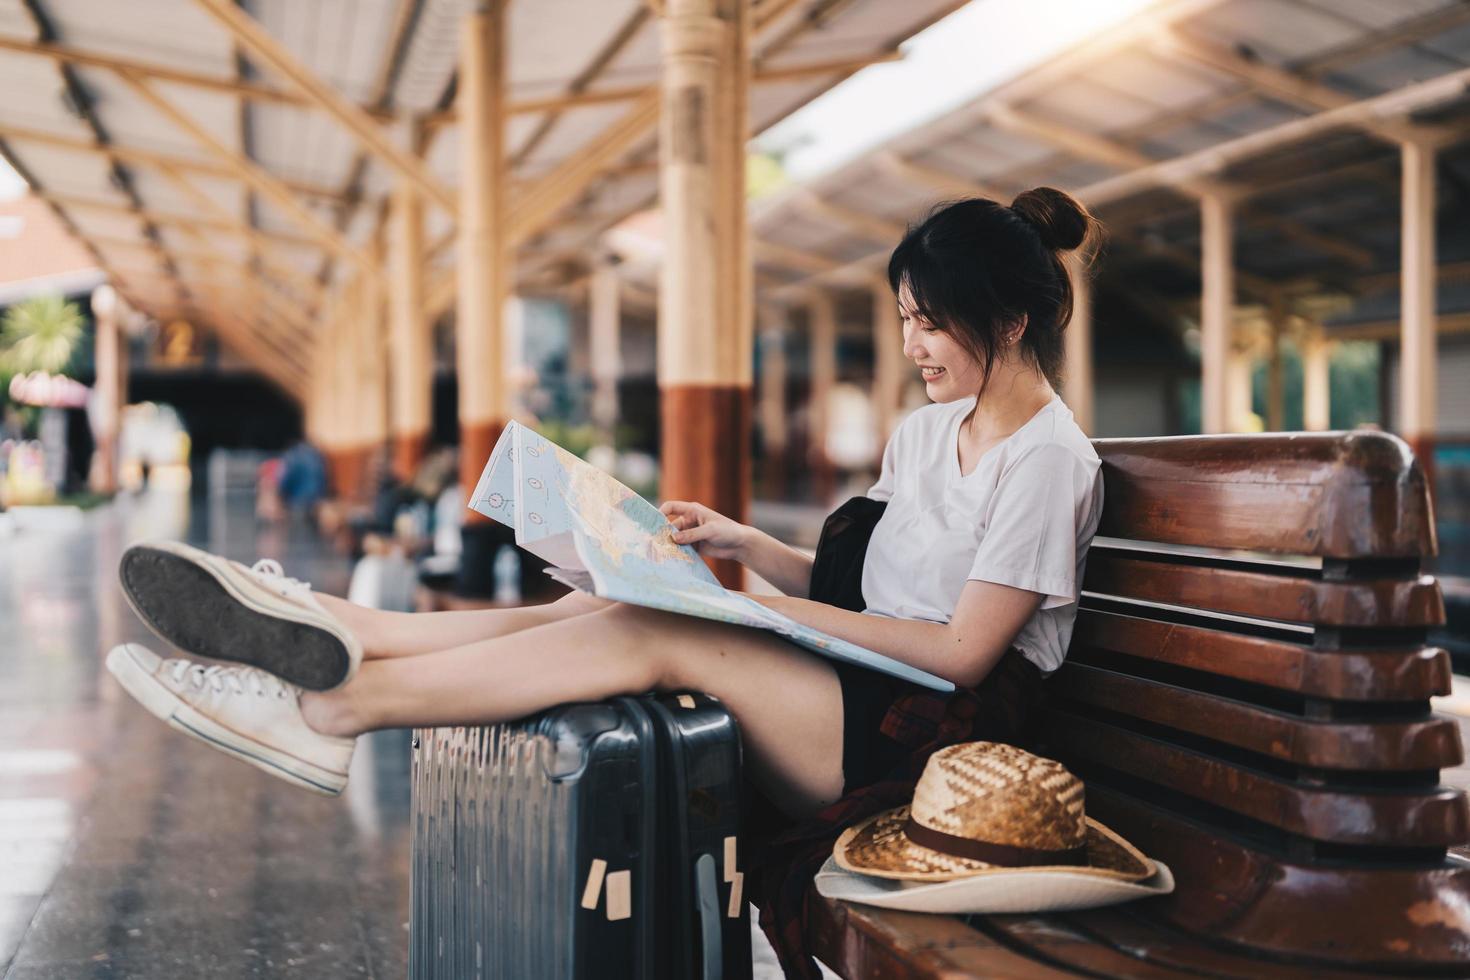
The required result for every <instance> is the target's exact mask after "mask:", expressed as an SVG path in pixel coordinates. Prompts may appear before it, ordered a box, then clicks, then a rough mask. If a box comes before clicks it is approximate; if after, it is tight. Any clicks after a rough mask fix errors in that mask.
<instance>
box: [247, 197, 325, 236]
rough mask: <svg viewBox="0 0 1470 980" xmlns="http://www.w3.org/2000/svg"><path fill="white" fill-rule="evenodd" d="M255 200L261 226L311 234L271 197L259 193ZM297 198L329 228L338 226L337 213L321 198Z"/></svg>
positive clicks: (275, 229)
mask: <svg viewBox="0 0 1470 980" xmlns="http://www.w3.org/2000/svg"><path fill="white" fill-rule="evenodd" d="M255 200H256V214H257V215H258V216H259V219H260V222H259V223H260V227H262V228H269V229H271V230H272V231H283V232H290V233H292V234H298V235H303V234H309V232H307V231H306V230H305V229H303V228H302V227H301V226H300V225H298V224H297V223H296V222H295V221H294V220H292V218H291V217H290V216H289V215H287V214H285V213H284V212H282V211H281V210H280V209H279V208H278V207H277V206H276V204H275V203H274V202H273V201H271V199H270V198H268V197H266V196H265V195H263V194H258V195H256V198H255ZM297 200H298V201H300V202H301V204H302V205H303V206H304V207H305V208H306V210H307V211H309V212H310V213H311V214H313V215H315V216H316V218H317V220H318V221H320V222H321V223H322V224H324V225H326V226H327V227H328V228H333V227H336V218H337V215H336V212H335V210H334V209H333V208H331V207H330V206H328V205H326V204H323V203H322V202H321V201H319V200H310V201H309V200H306V199H304V198H300V197H298V198H297Z"/></svg>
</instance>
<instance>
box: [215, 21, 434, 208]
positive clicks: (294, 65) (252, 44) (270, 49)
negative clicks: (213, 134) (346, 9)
mask: <svg viewBox="0 0 1470 980" xmlns="http://www.w3.org/2000/svg"><path fill="white" fill-rule="evenodd" d="M195 4H196V5H197V6H198V7H200V8H201V9H202V10H204V12H205V13H208V14H209V15H210V16H212V17H213V18H214V19H215V20H217V21H219V22H220V24H222V25H223V26H224V28H225V30H227V31H229V32H230V34H231V36H233V37H234V39H235V40H236V41H238V42H239V43H240V44H241V45H243V46H244V47H245V48H247V49H248V50H249V51H250V53H251V54H253V55H254V56H255V57H256V58H258V59H260V60H261V61H262V62H264V63H265V64H266V65H268V66H270V68H271V69H272V70H273V71H275V72H276V73H277V74H278V75H280V76H281V77H282V78H284V79H285V80H286V81H287V82H289V83H290V84H291V85H292V87H294V88H295V89H297V90H298V91H299V92H300V93H301V94H302V95H304V96H305V97H306V98H307V99H308V100H309V101H310V102H311V104H312V105H314V106H315V107H316V108H318V109H320V110H321V111H322V112H324V113H326V114H327V115H329V116H331V117H332V118H333V119H335V120H336V121H337V122H338V123H339V124H341V125H342V127H343V128H344V129H346V130H347V131H348V132H349V133H351V134H352V135H353V137H354V138H356V139H357V141H358V142H359V143H361V144H362V145H363V146H365V147H366V148H367V149H368V150H370V151H371V152H372V153H373V154H374V155H376V156H377V157H378V158H380V159H381V160H383V162H385V163H386V164H388V166H389V167H390V168H391V169H393V170H394V171H395V172H397V173H398V174H399V175H400V176H402V177H406V178H407V179H409V180H411V181H413V183H414V184H415V185H416V186H417V187H418V188H419V189H420V190H421V191H423V192H424V193H425V194H426V195H427V196H428V197H429V199H430V200H432V201H434V202H435V203H437V204H438V205H439V206H440V207H442V208H444V210H446V211H448V212H449V213H450V214H451V215H453V214H454V213H455V195H454V192H453V191H451V190H449V189H448V188H447V187H444V186H443V185H442V184H440V183H439V182H438V181H437V180H435V179H434V177H433V175H431V174H430V173H429V168H428V167H427V166H426V165H425V164H424V161H422V160H420V159H419V158H418V157H416V156H414V155H413V154H412V153H409V152H408V151H407V150H404V149H403V148H402V147H400V146H398V144H396V143H394V142H393V141H392V140H391V139H389V138H388V136H387V135H386V134H385V133H384V132H383V130H382V129H381V128H379V126H378V124H377V123H376V122H375V121H374V120H373V119H372V117H371V116H369V115H368V114H367V113H366V112H365V111H364V110H363V109H362V108H360V107H359V106H356V105H354V104H353V103H351V102H349V101H348V100H347V99H346V98H344V97H343V96H342V95H341V94H340V93H338V91H337V90H336V89H334V88H332V87H331V86H330V85H328V84H326V83H325V82H323V81H322V80H321V79H319V78H317V77H316V74H315V73H314V72H313V71H311V69H309V68H307V67H306V66H305V65H304V64H302V63H301V62H300V61H298V60H297V58H296V56H295V55H293V54H291V52H290V51H287V50H286V47H285V45H283V44H281V43H280V42H279V41H277V40H276V39H275V38H274V37H272V36H271V34H270V32H269V31H267V30H266V29H265V28H263V27H261V26H260V24H259V22H257V21H256V20H255V19H254V18H252V17H251V16H250V15H249V14H247V13H245V11H243V10H241V9H240V8H239V7H237V6H236V5H235V4H234V3H233V2H230V0H195Z"/></svg>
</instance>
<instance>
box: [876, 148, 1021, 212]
mask: <svg viewBox="0 0 1470 980" xmlns="http://www.w3.org/2000/svg"><path fill="white" fill-rule="evenodd" d="M873 163H874V165H875V166H876V167H877V168H878V169H879V170H881V171H883V172H884V173H886V174H888V175H890V176H892V177H896V178H898V179H899V180H905V181H908V182H909V183H910V184H918V185H920V186H923V187H930V188H932V189H933V190H935V191H936V192H938V193H940V194H953V195H956V196H958V197H984V198H988V199H990V200H992V201H1006V200H1009V199H1010V197H1011V196H1012V195H1010V194H1007V193H1004V192H1002V191H999V190H997V189H996V188H994V187H990V186H988V185H986V184H982V183H980V182H978V181H974V180H971V179H970V178H968V177H962V176H960V175H959V174H952V173H950V172H948V171H946V170H939V169H936V168H934V167H930V166H926V165H925V164H922V163H915V162H914V161H912V160H905V159H904V158H903V157H901V156H899V155H898V154H897V153H893V152H891V151H884V152H881V153H878V154H877V155H875V156H874V157H873Z"/></svg>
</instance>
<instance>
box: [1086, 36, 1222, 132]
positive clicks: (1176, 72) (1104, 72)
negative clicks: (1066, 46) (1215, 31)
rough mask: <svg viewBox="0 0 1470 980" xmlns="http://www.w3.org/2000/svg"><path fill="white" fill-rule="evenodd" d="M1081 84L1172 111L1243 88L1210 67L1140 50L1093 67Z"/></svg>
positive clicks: (1089, 69) (1126, 53) (1127, 51)
mask: <svg viewBox="0 0 1470 980" xmlns="http://www.w3.org/2000/svg"><path fill="white" fill-rule="evenodd" d="M1082 81H1083V82H1084V83H1086V82H1089V81H1090V82H1095V83H1097V84H1100V85H1104V86H1106V87H1108V88H1110V89H1112V90H1114V91H1116V92H1122V93H1126V94H1128V95H1131V96H1133V97H1134V98H1136V99H1139V100H1140V101H1144V102H1150V103H1152V104H1154V105H1158V106H1165V107H1167V108H1170V109H1178V108H1180V107H1182V106H1186V105H1190V104H1192V103H1195V102H1200V101H1203V100H1205V99H1209V98H1214V97H1215V96H1218V95H1223V94H1224V93H1226V92H1229V91H1233V90H1236V89H1239V88H1240V83H1239V82H1238V81H1236V80H1235V79H1234V78H1232V77H1230V76H1227V75H1223V74H1221V73H1219V72H1216V71H1213V70H1211V69H1209V68H1205V67H1203V66H1200V65H1194V64H1188V63H1184V62H1179V61H1174V60H1166V59H1163V58H1160V57H1158V56H1157V55H1154V54H1152V53H1151V52H1148V51H1138V50H1126V51H1123V52H1121V53H1120V54H1118V55H1117V56H1116V57H1113V58H1109V59H1107V60H1106V61H1103V62H1102V63H1101V64H1097V65H1092V66H1091V67H1089V68H1088V70H1087V74H1086V75H1085V76H1084V78H1083V79H1082ZM1112 128H1116V127H1112Z"/></svg>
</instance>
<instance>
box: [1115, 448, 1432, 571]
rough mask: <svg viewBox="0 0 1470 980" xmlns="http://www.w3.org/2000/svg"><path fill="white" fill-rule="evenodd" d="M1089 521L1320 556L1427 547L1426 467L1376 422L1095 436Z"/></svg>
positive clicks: (1140, 534) (1154, 535) (1124, 532)
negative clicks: (1360, 426)
mask: <svg viewBox="0 0 1470 980" xmlns="http://www.w3.org/2000/svg"><path fill="white" fill-rule="evenodd" d="M1093 445H1094V446H1095V447H1096V449H1097V452H1098V455H1099V456H1100V457H1101V458H1102V464H1103V465H1102V473H1103V482H1104V485H1105V498H1104V500H1105V502H1104V505H1103V513H1102V522H1101V525H1100V526H1099V528H1098V533H1099V534H1102V535H1105V536H1108V537H1116V538H1129V539H1133V540H1138V541H1158V542H1163V543H1166V544H1181V545H1192V546H1196V547H1204V548H1235V549H1252V550H1259V551H1267V552H1272V553H1276V554H1295V555H1319V556H1322V557H1330V558H1368V557H1374V558H1385V557H1405V558H1407V557H1419V556H1423V555H1429V554H1433V553H1434V551H1435V540H1434V523H1433V519H1432V516H1431V514H1430V512H1429V503H1428V496H1427V494H1426V493H1425V489H1424V475H1423V472H1422V471H1421V469H1420V468H1419V466H1418V465H1417V464H1416V463H1415V462H1414V459H1413V455H1412V453H1411V452H1410V450H1409V447H1408V445H1407V444H1406V443H1404V441H1403V440H1401V439H1399V438H1397V437H1395V436H1391V435H1387V434H1385V433H1377V432H1371V433H1370V432H1353V433H1309V434H1308V433H1303V434H1293V435H1289V436H1275V437H1272V438H1267V439H1263V438H1261V437H1258V436H1257V437H1252V436H1184V437H1172V438H1162V439H1098V440H1095V441H1094V442H1093Z"/></svg>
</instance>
